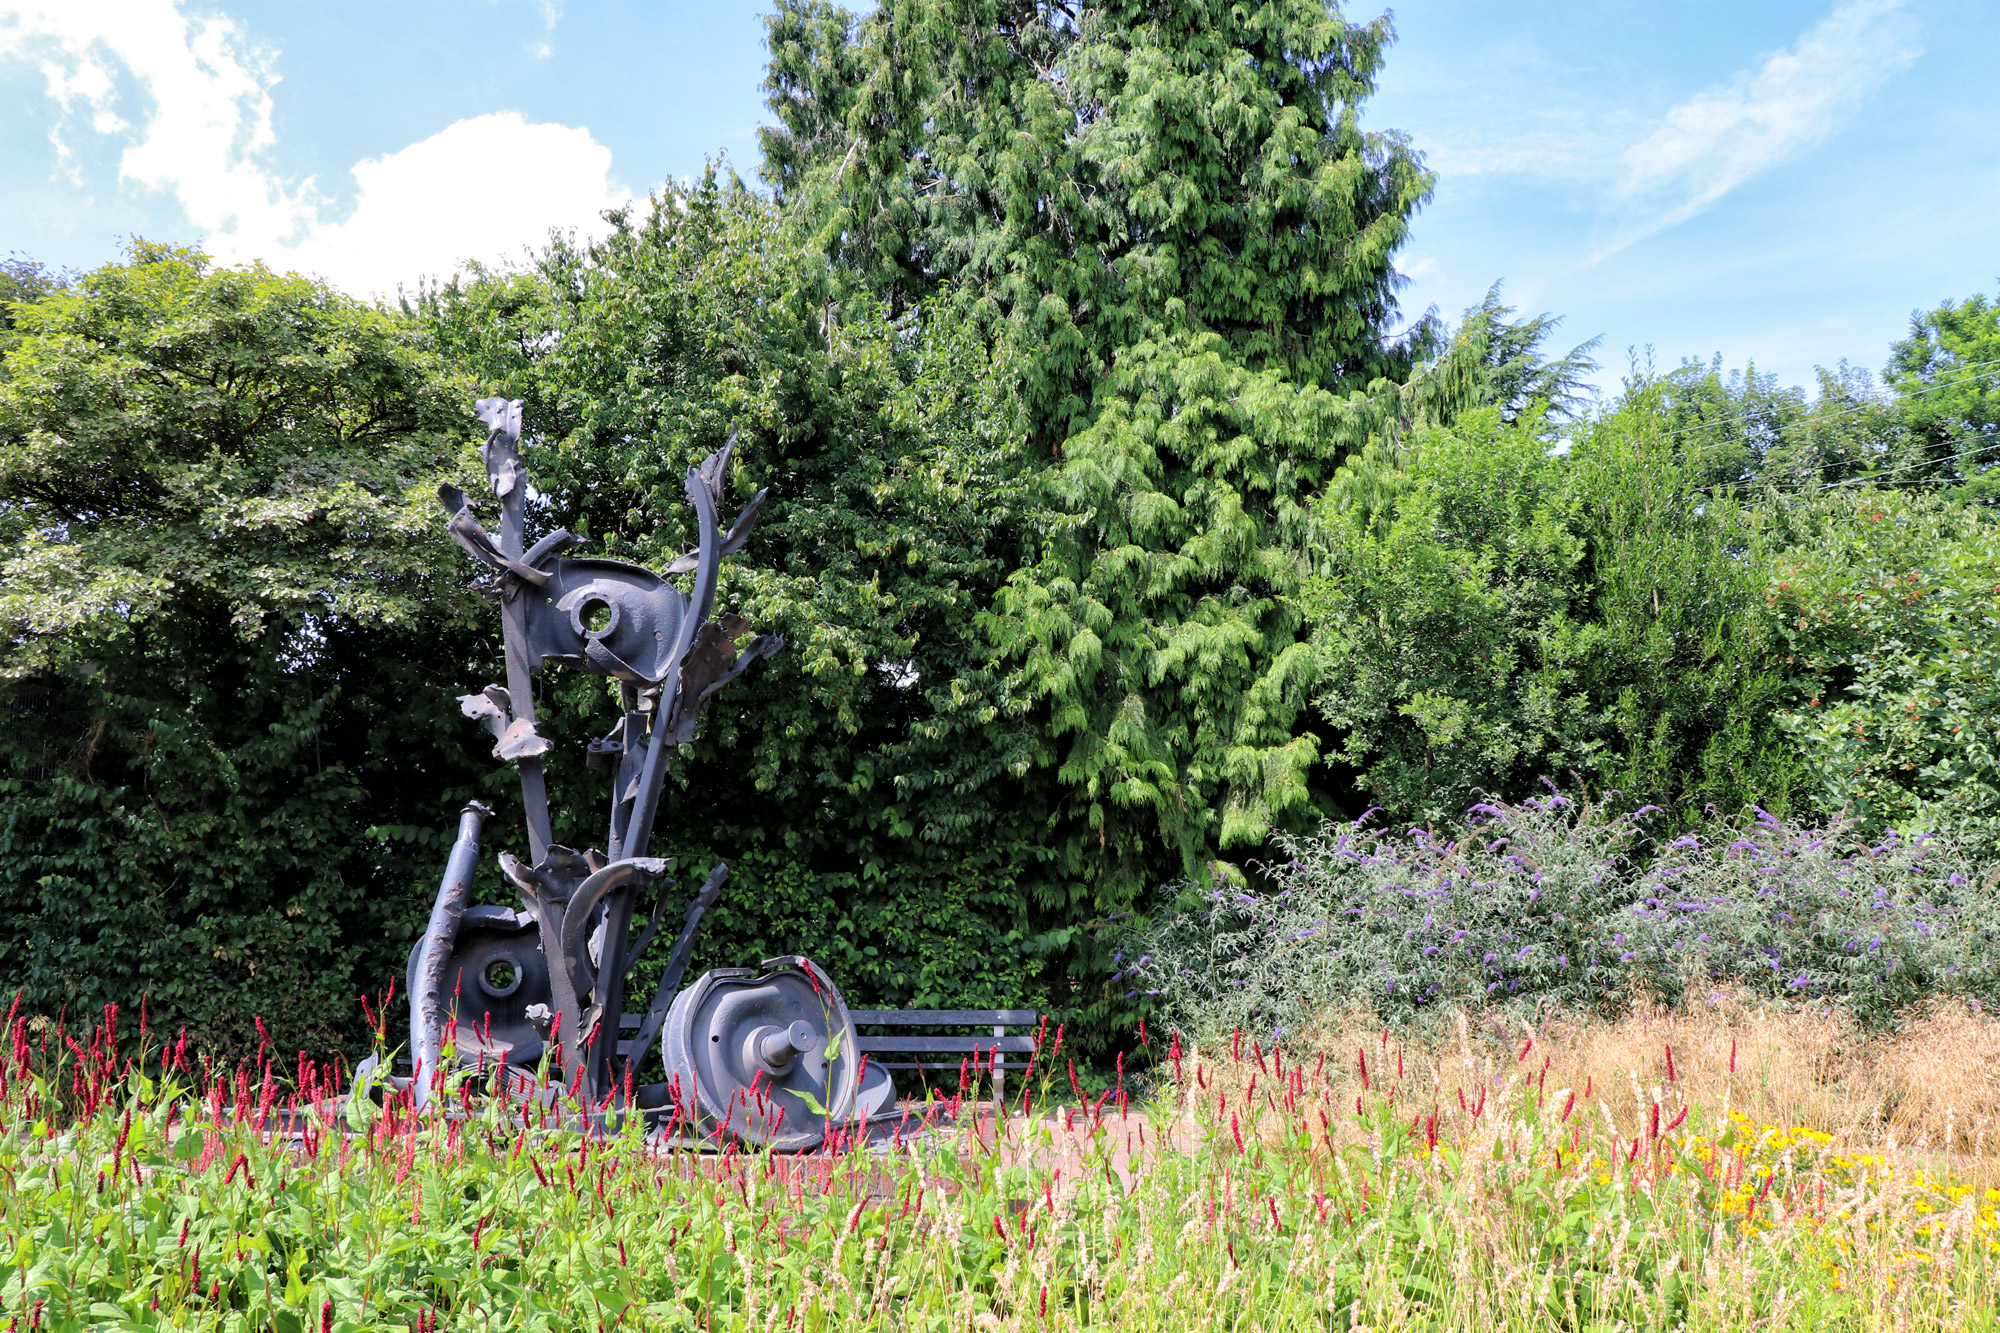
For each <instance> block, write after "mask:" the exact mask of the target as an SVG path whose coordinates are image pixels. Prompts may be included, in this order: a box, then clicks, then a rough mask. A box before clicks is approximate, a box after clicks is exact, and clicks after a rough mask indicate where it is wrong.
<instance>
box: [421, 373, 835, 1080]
mask: <svg viewBox="0 0 2000 1333" xmlns="http://www.w3.org/2000/svg"><path fill="white" fill-rule="evenodd" d="M478 413H479V417H480V419H481V420H482V421H484V422H485V423H486V425H487V428H488V431H487V438H486V443H485V444H484V445H483V446H482V449H481V453H482V455H483V457H484V459H485V462H486V473H487V479H488V482H489V484H490V485H491V488H492V491H493V495H494V497H495V498H496V499H497V500H498V502H499V511H500V528H499V532H498V533H497V534H495V533H491V532H488V531H487V530H486V529H485V528H484V527H483V526H482V525H481V523H480V521H479V519H478V517H477V516H476V515H475V514H474V512H473V505H472V502H471V501H470V500H469V499H468V497H467V496H466V495H465V493H464V492H462V491H460V490H458V489H457V488H455V487H450V486H446V487H442V488H440V489H439V492H438V499H439V501H440V502H441V503H442V504H443V505H444V508H445V511H446V513H447V514H448V515H449V517H448V519H447V521H446V525H445V527H446V531H447V532H448V533H449V534H450V535H451V537H452V539H453V540H454V541H456V542H457V543H458V544H459V545H460V546H461V547H463V548H464V549H465V551H466V552H467V554H469V555H470V556H472V558H473V559H474V560H476V561H478V562H479V563H480V564H481V565H482V566H484V568H485V570H486V571H487V576H486V578H485V580H484V581H483V584H482V586H483V588H484V590H485V591H486V592H488V593H489V594H491V595H492V596H494V597H496V598H497V599H498V601H499V603H500V618H501V629H502V634H503V638H504V642H505V647H506V666H507V672H506V682H505V684H495V685H489V686H487V687H486V688H485V689H483V690H481V691H480V692H479V693H477V694H468V695H465V696H463V697H461V698H460V700H459V705H460V707H461V708H462V709H463V711H464V712H465V714H466V716H467V717H470V718H474V719H476V720H478V721H481V722H483V723H484V724H485V725H486V726H487V728H488V729H489V730H490V731H491V733H492V736H493V755H494V758H496V759H499V760H501V761H503V762H506V763H511V764H514V765H516V767H517V768H518V771H519V775H520V781H521V803H522V809H523V813H524V816H525V818H524V822H525V824H526V826H527V835H528V857H527V859H526V860H525V861H523V860H520V859H518V858H516V857H514V856H512V855H509V854H507V853H504V852H503V853H502V854H501V855H500V868H501V871H502V873H503V874H505V876H506V877H507V879H508V881H509V882H510V883H512V884H513V885H514V887H515V889H516V890H518V891H519V893H520V895H521V902H522V905H523V906H524V907H525V908H526V911H525V912H522V913H518V914H517V913H514V912H512V911H509V910H507V909H503V908H472V909H470V910H468V909H467V908H466V906H465V904H466V900H467V897H468V896H469V893H470V888H471V881H472V874H473V871H474V869H475V868H476V865H477V861H478V833H479V829H478V819H476V818H475V817H474V813H473V812H474V809H475V807H467V813H466V816H465V818H464V819H463V820H462V821H461V828H460V835H459V840H458V842H457V843H456V844H455V845H454V847H453V852H452V857H451V861H450V864H449V866H448V868H447V870H446V874H445V877H444V881H443V883H442V884H441V885H440V887H439V890H438V895H437V901H436V903H435V905H434V906H433V909H432V914H431V924H430V927H429V928H428V929H427V930H426V931H425V932H424V936H423V938H422V939H421V940H420V941H419V942H418V945H417V948H416V949H415V950H414V951H413V953H412V957H411V968H410V973H411V975H410V989H411V994H410V1004H411V1024H410V1036H411V1052H412V1056H413V1059H415V1060H416V1061H419V1062H421V1063H420V1065H419V1068H420V1069H421V1070H422V1071H423V1073H424V1075H425V1076H424V1077H423V1078H421V1079H419V1089H418V1093H417V1096H418V1097H419V1099H420V1100H428V1098H429V1095H430V1093H431V1090H432V1084H433V1081H434V1079H435V1078H436V1077H438V1076H439V1075H440V1074H441V1073H442V1072H444V1071H441V1070H440V1069H439V1064H440V1062H441V1061H442V1060H444V1059H445V1058H446V1057H445V1053H446V1052H447V1051H450V1052H452V1053H453V1056H452V1058H453V1059H455V1060H456V1062H457V1064H458V1065H460V1066H461V1067H463V1066H467V1065H474V1064H478V1063H493V1064H500V1065H504V1066H507V1067H510V1068H513V1069H515V1070H519V1069H521V1068H523V1067H529V1066H532V1065H533V1064H534V1063H535V1062H537V1061H539V1060H540V1059H542V1057H543V1056H544V1054H546V1053H548V1052H549V1051H550V1050H551V1049H552V1048H553V1049H556V1050H559V1051H560V1053H561V1068H562V1074H563V1078H564V1081H565V1083H566V1085H567V1086H569V1087H572V1088H574V1089H576V1091H577V1092H578V1094H579V1095H580V1096H581V1097H582V1098H584V1099H585V1100H586V1101H588V1102H589V1103H591V1104H592V1105H603V1106H607V1107H609V1106H611V1105H612V1104H613V1103H614V1102H615V1103H617V1104H618V1105H625V1104H628V1103H629V1102H644V1101H646V1100H647V1099H645V1098H640V1097H638V1096H633V1097H631V1098H629V1099H628V1098H627V1095H626V1094H627V1093H628V1092H635V1091H636V1090H634V1089H632V1088H631V1086H630V1084H631V1076H632V1072H633V1066H634V1065H635V1064H636V1063H637V1061H638V1060H639V1059H642V1058H643V1056H644V1053H645V1050H646V1047H647V1045H648V1044H649V1043H650V1042H651V1040H652V1038H653V1036H654V1035H655V1034H656V1033H658V1032H659V1031H660V1029H661V1027H662V1026H663V1025H664V1024H665V1022H666V1017H667V1012H668V1009H669V1007H670V1005H671V1002H672V998H673V994H674V989H675V988H676V987H678V985H679V983H680V978H681V977H682V976H683V975H684V974H685V972H686V969H687V963H688V959H689V958H690V957H691V955H692V953H693V951H694V945H695V940H696V937H697V935H698V933H699V931H700V928H701V923H702V919H703V917H704V916H705V914H706V913H707V911H708V910H709V909H710V908H711V907H713V906H714V905H715V902H716V899H717V897H718V896H719V894H720V892H721V888H722V884H723V882H724V880H725V879H726V878H727V877H728V869H727V867H725V866H717V867H716V868H715V870H714V871H713V872H712V873H711V874H710V875H709V876H708V879H707V882H706V883H705V884H704V885H703V887H702V889H701V891H700V892H699V893H698V894H697V895H696V897H695V900H694V902H693V904H692V905H690V907H689V908H688V912H687V917H686V920H685V921H684V923H683V925H682V929H681V933H680V937H679V939H678V940H677V941H676V944H675V948H674V952H673V955H672V957H671V958H670V960H669V962H668V966H667V972H666V975H665V977H664V978H663V979H662V985H661V987H660V988H659V991H658V993H657V994H656V995H655V996H654V999H653V1003H652V1005H651V1007H650V1008H649V1009H648V1011H647V1013H646V1016H645V1018H644V1020H643V1021H642V1022H641V1024H640V1034H641V1038H642V1039H641V1040H640V1041H639V1042H637V1043H630V1044H627V1045H626V1053H625V1054H624V1055H623V1057H622V1058H621V1052H620V1043H619V1041H618V1022H617V1018H618V1016H619V1015H620V1011H621V1010H622V1008H623V1005H624V991H625V980H626V977H627V975H628V974H629V973H630V971H631V969H632V967H633V965H634V964H636V963H637V962H638V961H639V958H640V956H641V955H642V954H643V952H644V950H645V948H646V946H647V945H648V944H650V943H651V941H652V939H653V936H654V935H655V934H656V933H657V931H658V928H659V924H660V921H661V920H662V919H663V917H664V915H665V913H666V910H667V903H668V901H669V899H668V891H669V890H670V889H671V887H672V883H673V881H672V880H670V879H668V878H667V876H666V863H665V862H663V861H660V860H658V859H656V858H652V857H648V856H647V855H646V846H647V844H648V842H649V841H650V839H651V834H652V827H653V818H654V814H655V811H656V809H657V807H658V804H659V799H660V791H661V787H662V784H663V782H664V781H665V777H666V756H667V753H668V751H669V748H670V747H671V746H674V745H678V744H681V743H683V742H686V741H690V740H692V739H694V736H695V731H696V728H697V727H698V725H699V723H700V719H701V714H702V712H703V711H704V710H705V709H706V708H707V706H708V702H709V700H711V699H712V698H714V696H715V694H716V692H717V691H718V690H720V689H721V688H722V687H723V686H725V685H727V684H728V683H729V682H730V681H732V680H734V679H735V678H736V677H737V676H739V675H741V674H743V672H744V671H746V670H748V669H749V668H750V666H752V665H753V664H754V663H756V662H757V661H759V660H761V659H763V658H767V657H769V656H771V655H772V654H773V653H775V652H777V651H778V649H779V648H781V647H783V646H784V640H783V639H782V638H780V637H778V636H776V635H769V634H765V635H754V634H752V633H751V632H750V626H749V625H748V623H747V622H746V621H744V620H743V619H742V617H740V616H737V615H734V614H725V615H724V616H722V617H721V618H720V619H719V620H710V619H709V615H710V612H711V610H712V609H713V606H714V601H715V589H716V578H717V574H718V572H719V569H720V566H721V562H722V560H723V559H724V558H725V557H727V556H729V555H731V554H733V553H734V552H736V551H737V550H739V549H741V547H742V546H743V544H744V542H746V541H747V540H748V539H749V537H750V533H751V531H752V530H753V529H754V528H755V526H756V522H757V514H758V511H759V509H760V507H761V506H762V504H763V501H764V495H765V493H764V492H762V491H760V492H758V494H757V495H756V497H755V498H753V499H752V500H751V501H750V503H749V504H747V505H745V506H744V507H743V509H742V510H741V511H740V512H738V514H737V516H736V518H735V520H734V521H733V522H732V523H731V524H730V526H729V528H728V530H727V532H724V531H723V529H722V525H721V522H720V519H719V517H718V512H717V511H718V507H719V506H720V504H721V502H722V498H723V489H724V482H725V480H726V478H727V476H728V472H729V463H730V459H731V458H732V456H733V455H734V452H735V447H736V436H735V434H734V432H732V433H731V435H730V437H729V440H728V441H727V442H726V443H724V445H723V446H722V448H720V449H718V450H717V451H716V452H714V453H712V454H710V455H709V456H708V457H707V458H706V459H704V460H703V461H702V464H701V466H700V467H698V468H691V469H689V471H688V473H687V477H686V490H687V496H688V502H689V503H690V504H691V505H692V506H693V508H694V511H695V516H696V520H697V524H698V528H699V534H700V535H699V540H698V542H697V544H696V547H695V549H694V550H693V551H691V552H688V553H687V554H685V555H683V556H681V557H680V558H679V559H677V560H675V561H674V562H673V563H672V564H671V565H669V566H668V568H667V570H666V573H665V574H659V573H655V572H654V571H652V570H649V569H647V568H645V567H644V566H641V565H635V564H631V563H628V562H626V561H621V560H607V559H601V558H591V557H583V558H564V557H563V552H565V551H566V550H568V549H570V548H571V547H574V546H576V545H578V544H579V542H580V539H579V538H577V537H576V536H574V535H573V534H571V533H568V532H565V531H562V530H560V529H558V530H557V531H555V532H552V533H550V534H548V535H547V536H545V537H543V538H542V539H541V540H540V541H537V542H535V543H534V544H533V545H528V544H527V521H526V497H527V489H528V487H527V473H526V469H525V468H524V466H523V464H522V459H521V452H520V444H521V427H522V422H521V404H520V403H519V402H518V401H510V400H507V399H501V398H485V399H481V400H480V401H479V403H478ZM675 574H692V576H693V577H692V578H691V580H690V590H689V591H688V592H685V593H683V592H682V591H681V590H680V589H679V588H677V587H675V586H674V585H673V583H671V582H670V581H669V576H671V575H675ZM548 663H557V664H560V665H563V666H567V667H571V668H574V669H576V670H580V671H587V672H591V673H593V674H596V675H601V676H607V677H610V678H611V679H613V680H616V681H617V682H618V688H619V697H620V704H621V715H620V717H619V720H618V722H617V724H616V725H615V726H614V727H613V728H612V729H611V731H610V732H609V733H608V734H607V735H605V736H603V737H601V738H599V739H598V740H595V741H592V742H591V744H590V748H589V754H588V756H587V758H588V761H589V762H590V763H592V764H593V765H596V766H600V767H602V766H613V767H614V776H613V789H612V802H611V818H610V824H609V828H608V830H607V841H606V846H607V848H608V852H597V851H582V852H579V851H576V850H575V849H573V848H569V847H563V846H559V845H556V844H555V843H554V842H553V841H552V839H551V835H550V825H549V810H548V794H547V784H546V780H545V778H544V775H543V771H542V756H543V755H544V754H546V753H547V752H548V750H549V749H550V742H549V741H548V739H547V738H546V737H544V736H542V735H541V734H540V732H539V731H537V730H536V726H535V708H534V683H533V675H534V673H535V672H536V671H537V670H539V669H540V668H541V667H543V666H544V665H546V664H548ZM477 809H478V811H479V818H483V817H484V814H485V811H484V808H483V807H477ZM642 894H644V895H646V897H645V898H644V899H643V900H644V901H647V902H652V903H654V906H653V908H652V913H651V916H652V919H651V921H650V923H649V924H648V925H647V927H646V930H645V931H644V932H643V933H642V934H641V936H640V937H639V939H638V941H637V942H636V944H635V943H634V942H632V941H631V939H630V935H631V926H632V918H633V916H634V914H635V912H636V910H637V908H638V906H639V904H640V902H641V901H642V898H641V895H642ZM531 955H532V956H531ZM828 985H829V986H830V985H831V983H828ZM842 1012H843V1013H844V1011H842ZM607 1015H609V1016H610V1017H609V1020H608V1021H607V1019H606V1016H607ZM651 1100H652V1101H653V1102H655V1103H656V1102H658V1101H659V1098H658V1096H657V1095H656V1096H654V1097H653V1098H652V1099H651Z"/></svg>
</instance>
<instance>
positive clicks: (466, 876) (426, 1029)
mask: <svg viewBox="0 0 2000 1333" xmlns="http://www.w3.org/2000/svg"><path fill="white" fill-rule="evenodd" d="M492 813H493V812H492V811H491V810H489V809H487V808H486V807H485V806H483V805H481V804H480V803H479V802H477V801H472V802H469V803H468V804H467V805H466V807H465V809H463V810H461V811H459V814H458V840H457V841H456V842H454V843H452V845H451V859H450V860H448V861H446V862H445V867H444V879H443V881H442V882H441V883H439V885H438V891H437V901H436V902H434V903H432V904H431V920H430V924H429V925H427V926H425V927H424V938H423V944H422V946H421V948H420V949H419V950H418V953H417V984H416V987H415V989H413V990H412V991H411V992H410V1057H411V1059H412V1060H413V1061H415V1067H414V1069H413V1071H412V1072H413V1073H414V1074H415V1076H416V1083H415V1087H414V1088H413V1089H412V1090H413V1092H414V1093H415V1095H416V1103H417V1105H418V1106H420V1107H421V1106H423V1105H424V1104H425V1103H426V1102H428V1101H429V1100H430V1096H431V1088H432V1086H433V1085H434V1084H435V1083H436V1081H437V1076H438V1061H439V1059H440V1057H441V1054H442V1052H443V1050H444V1029H445V1024H447V1023H449V1022H451V1021H453V1020H452V1012H451V1001H452V1000H453V999H455V998H456V988H454V990H453V994H451V995H447V994H446V993H445V982H446V978H445V975H444V974H445V969H446V966H447V965H448V964H449V962H450V961H451V951H452V949H453V948H454V947H455V946H456V945H457V943H458V923H459V920H460V919H461V918H462V917H464V915H465V900H466V899H467V898H469V897H471V895H472V876H473V872H475V871H476V870H478V869H479V832H480V829H481V828H483V827H484V826H485V824H486V819H487V816H489V815H491V814H492Z"/></svg>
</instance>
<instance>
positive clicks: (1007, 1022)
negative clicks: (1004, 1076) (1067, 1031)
mask: <svg viewBox="0 0 2000 1333" xmlns="http://www.w3.org/2000/svg"><path fill="white" fill-rule="evenodd" d="M847 1016H848V1017H849V1018H852V1019H853V1020H854V1021H855V1023H856V1024H858V1025H860V1026H861V1027H887V1028H897V1027H900V1028H915V1027H946V1028H948V1027H986V1028H990V1027H1012V1028H1029V1027H1033V1026H1034V1025H1035V1024H1037V1023H1039V1022H1041V1021H1042V1016H1041V1015H1040V1014H1038V1013H1036V1012H1035V1011H1034V1010H1033V1009H849V1010H848V1011H847ZM645 1018H646V1016H645V1015H644V1014H620V1015H618V1026H619V1027H621V1028H636V1027H638V1026H639V1024H640V1023H642V1022H644V1021H645Z"/></svg>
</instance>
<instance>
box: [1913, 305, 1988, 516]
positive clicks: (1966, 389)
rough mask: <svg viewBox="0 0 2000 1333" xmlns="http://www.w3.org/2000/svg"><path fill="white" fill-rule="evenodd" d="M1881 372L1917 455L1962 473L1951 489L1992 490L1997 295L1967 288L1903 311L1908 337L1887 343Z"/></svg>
mask: <svg viewBox="0 0 2000 1333" xmlns="http://www.w3.org/2000/svg"><path fill="white" fill-rule="evenodd" d="M1889 376H1890V379H1891V380H1892V381H1893V383H1894V384H1895V386H1896V388H1897V389H1898V390H1899V391H1900V392H1901V393H1902V394H1903V395H1904V398H1905V400H1906V401H1907V403H1908V414H1909V425H1910V429H1911V430H1912V431H1914V432H1915V433H1916V434H1917V436H1919V437H1920V439H1921V440H1922V442H1923V447H1924V454H1925V457H1926V458H1927V459H1928V460H1929V461H1931V462H1933V463H1934V464H1936V465H1937V467H1938V470H1939V471H1940V472H1941V473H1942V474H1943V475H1945V476H1947V477H1955V478H1963V479H1964V485H1963V486H1962V487H1961V488H1960V489H1959V491H1958V492H1957V493H1958V494H1959V496H1960V497H1961V498H1965V499H1974V500H1979V501H1981V502H1989V501H1991V500H1992V498H1993V497H1994V496H1995V495H1997V494H2000V477H1996V476H1992V475H1988V474H1990V473H1992V471H1993V468H1994V464H1995V462H1996V461H2000V460H1996V459H1995V457H1994V454H1993V449H1994V447H1995V446H1996V445H2000V302H1994V301H1989V300H1988V299H1987V298H1986V297H1984V296H1978V295H1975V296H1971V297H1968V298H1967V299H1965V300H1963V301H1945V302H1943V303H1942V304H1940V305H1939V306H1938V307H1937V309H1935V310H1927V311H1921V312H1919V313H1917V314H1913V315H1911V316H1910V333H1909V336H1908V337H1907V338H1905V339H1903V340H1902V341H1901V342H1899V343H1897V344H1896V345H1895V347H1893V348H1892V349H1891V350H1890V354H1889Z"/></svg>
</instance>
